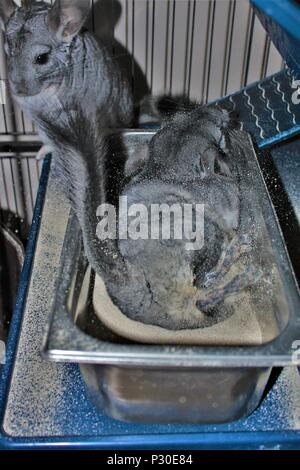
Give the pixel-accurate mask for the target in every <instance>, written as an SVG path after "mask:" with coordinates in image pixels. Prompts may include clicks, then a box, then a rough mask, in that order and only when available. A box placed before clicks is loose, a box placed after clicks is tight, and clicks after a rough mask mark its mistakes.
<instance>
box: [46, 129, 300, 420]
mask: <svg viewBox="0 0 300 470" xmlns="http://www.w3.org/2000/svg"><path fill="white" fill-rule="evenodd" d="M152 135H153V132H143V131H132V132H127V133H125V134H124V135H123V139H124V142H125V146H126V148H127V149H128V151H131V149H132V148H133V146H135V145H136V144H138V143H140V142H141V141H144V140H145V139H149V138H151V136H152ZM253 165H254V166H253V168H254V171H256V172H257V174H256V175H255V180H256V184H257V185H258V187H259V190H260V192H263V194H264V197H263V198H261V201H260V203H261V204H260V205H261V210H262V213H263V217H264V220H265V222H266V226H267V230H268V234H269V238H270V241H271V244H272V249H273V253H274V255H275V257H276V263H277V267H278V271H279V273H280V278H281V282H282V285H283V290H284V292H285V297H286V310H284V311H282V312H280V314H279V315H277V318H276V321H277V323H278V330H279V331H280V333H279V334H278V336H277V337H276V338H275V339H274V340H272V341H271V342H268V343H266V344H262V345H260V346H251V347H250V346H238V347H232V346H228V347H224V346H222V345H214V346H205V347H204V346H202V347H201V346H197V347H191V346H189V347H184V346H177V345H171V346H170V345H168V346H164V345H162V346H157V345H144V344H135V343H132V342H130V341H128V340H126V339H124V338H121V337H119V336H116V335H115V334H113V333H112V332H111V331H109V330H107V328H105V327H104V325H102V324H101V323H100V322H99V320H98V319H97V318H96V316H95V315H94V312H93V308H92V304H91V298H92V292H93V273H89V271H88V269H89V268H88V266H87V264H86V261H85V259H84V257H83V255H82V244H81V238H80V230H79V227H78V224H77V221H76V219H75V217H74V215H73V214H72V213H71V214H70V218H69V223H68V226H67V230H66V233H65V241H64V246H63V250H62V254H61V263H60V272H59V276H58V279H57V284H56V285H57V290H56V292H55V295H54V296H53V299H52V304H51V308H50V312H49V322H48V324H47V327H46V331H45V338H44V343H43V347H42V353H43V355H44V357H46V358H47V359H49V360H53V361H64V362H67V361H68V362H78V363H80V364H81V372H82V375H83V378H84V380H85V382H86V384H87V390H88V393H89V395H90V396H91V398H92V400H93V401H94V403H96V404H97V405H99V406H100V407H101V408H102V409H104V410H105V411H106V412H107V413H108V414H109V415H111V416H113V417H115V418H118V419H123V420H130V421H137V422H207V423H208V422H225V421H231V420H234V419H237V418H239V417H241V416H244V415H247V414H249V413H250V412H251V411H253V410H254V409H255V408H256V406H257V405H258V403H259V401H260V400H261V397H262V395H263V392H264V390H265V387H266V383H267V380H268V377H269V374H270V371H271V368H272V367H273V366H283V365H292V357H293V353H294V352H295V350H294V348H293V347H294V341H296V340H298V339H299V338H300V314H299V310H300V309H299V307H300V299H299V293H298V290H297V287H296V282H295V279H294V275H293V272H292V269H291V267H290V262H289V258H288V256H287V253H286V249H285V245H284V242H283V239H282V234H281V232H280V229H279V226H278V223H277V219H276V216H275V213H274V210H273V207H272V204H271V201H270V198H269V196H268V193H267V190H266V188H265V185H264V181H263V178H262V175H261V173H260V169H259V165H258V163H257V161H256V156H255V154H254V153H253ZM49 229H50V228H49ZM52 229H53V228H52V227H51V230H52ZM83 299H84V302H83ZM82 305H83V308H82Z"/></svg>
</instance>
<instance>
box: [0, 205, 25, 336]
mask: <svg viewBox="0 0 300 470" xmlns="http://www.w3.org/2000/svg"><path fill="white" fill-rule="evenodd" d="M20 227H21V221H20V219H19V218H18V217H17V216H15V215H14V214H12V213H10V212H7V211H0V340H1V339H2V340H3V339H5V337H6V334H7V331H8V326H9V323H10V319H11V315H12V312H13V309H14V305H15V301H16V295H17V287H18V282H19V277H20V274H21V270H22V266H23V261H24V249H23V244H22V243H21V241H20V240H19V239H18V238H17V237H16V236H15V235H14V234H15V233H16V232H18V233H19V231H20Z"/></svg>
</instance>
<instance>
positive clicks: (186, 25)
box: [0, 0, 284, 249]
mask: <svg viewBox="0 0 300 470" xmlns="http://www.w3.org/2000/svg"><path fill="white" fill-rule="evenodd" d="M16 3H20V1H19V2H18V1H17V2H16ZM48 3H53V2H49V1H48ZM87 27H88V28H89V29H90V30H91V31H93V32H94V33H95V34H96V35H99V36H103V37H105V38H107V41H108V43H109V45H110V46H111V50H112V53H113V54H114V57H115V59H116V60H117V59H118V60H119V59H124V64H125V66H126V67H127V70H128V71H129V72H130V74H131V82H132V87H133V92H134V96H135V100H136V101H138V100H139V97H140V95H141V91H142V89H143V87H144V88H145V87H147V86H148V90H149V92H150V93H152V94H153V95H158V94H164V93H165V94H169V95H173V96H175V95H179V94H180V95H183V94H184V95H186V96H188V97H189V98H190V99H193V100H196V101H197V102H199V103H206V102H209V101H212V100H215V99H217V98H219V97H222V96H225V95H227V94H230V93H233V92H235V91H237V90H239V89H241V88H242V87H244V86H246V85H247V84H249V83H252V82H254V81H256V80H261V79H263V78H264V77H265V76H268V75H270V74H273V73H275V72H277V71H279V70H281V69H282V68H283V65H284V64H283V62H282V58H281V56H280V55H279V53H278V52H277V50H276V48H275V46H274V45H273V44H272V42H271V40H270V38H269V37H268V36H267V34H266V32H265V30H264V29H263V27H262V26H261V24H260V22H259V20H258V18H257V17H256V16H255V14H254V11H253V9H252V8H251V6H250V3H249V2H248V0H99V1H97V0H92V13H91V15H90V19H89V21H88V24H87ZM0 43H1V44H0V223H1V224H2V225H7V223H8V220H10V221H11V217H13V218H15V219H16V220H18V223H17V225H15V224H13V227H14V230H15V232H16V235H17V236H18V237H19V238H20V240H22V241H23V242H24V243H26V237H27V235H28V231H29V228H30V223H31V219H32V214H33V208H34V203H35V198H36V193H37V187H38V182H39V177H40V171H41V163H40V162H37V161H36V159H35V155H36V152H37V150H38V146H39V138H38V135H37V132H36V128H35V126H34V124H33V123H32V122H31V121H30V119H29V118H28V117H27V116H26V115H25V114H24V113H23V112H22V111H21V110H20V109H19V107H18V105H17V104H16V103H15V102H13V100H12V99H11V97H10V95H9V87H8V81H7V69H6V61H5V53H4V48H3V38H2V33H1V37H0ZM8 214H9V215H8ZM11 214H12V215H11ZM15 227H17V228H15ZM1 249H2V247H1Z"/></svg>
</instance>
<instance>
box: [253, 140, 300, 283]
mask: <svg viewBox="0 0 300 470" xmlns="http://www.w3.org/2000/svg"><path fill="white" fill-rule="evenodd" d="M259 163H260V166H261V169H262V172H263V175H264V178H265V182H266V184H267V187H268V191H269V193H270V196H271V199H272V202H273V205H274V208H275V211H276V214H277V217H278V220H279V223H280V227H281V230H282V233H283V236H284V240H285V243H286V247H287V250H288V253H289V257H290V260H291V263H292V265H293V269H294V272H295V275H296V278H297V281H298V284H300V262H299V260H300V243H299V240H300V225H299V220H298V217H297V212H298V213H299V210H300V206H299V205H298V203H299V201H298V198H299V197H300V195H299V185H297V182H296V181H297V179H299V175H300V140H299V138H298V139H293V140H291V141H289V142H285V143H283V144H280V145H279V146H277V147H276V148H274V149H272V151H271V154H269V153H267V152H264V153H263V156H262V158H260V159H259ZM297 193H298V194H297Z"/></svg>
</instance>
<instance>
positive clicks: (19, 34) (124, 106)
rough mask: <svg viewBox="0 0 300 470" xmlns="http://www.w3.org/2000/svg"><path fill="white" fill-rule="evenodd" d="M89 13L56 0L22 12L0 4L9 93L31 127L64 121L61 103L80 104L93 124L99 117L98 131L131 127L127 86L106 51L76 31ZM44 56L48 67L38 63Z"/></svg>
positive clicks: (80, 1)
mask: <svg viewBox="0 0 300 470" xmlns="http://www.w3.org/2000/svg"><path fill="white" fill-rule="evenodd" d="M8 7H9V8H8ZM7 8H8V10H7ZM89 9H90V1H89V0H72V1H71V0H56V2H55V3H54V6H53V7H51V6H49V5H48V4H46V3H44V2H29V3H28V2H27V6H26V7H21V8H15V5H14V4H13V2H12V1H11V0H1V1H0V16H1V19H2V23H3V27H4V31H5V51H6V53H7V62H8V71H9V82H10V88H11V91H12V94H13V96H14V98H15V100H16V101H17V102H18V103H19V104H20V106H21V107H22V108H23V110H24V111H26V112H27V114H28V115H29V116H30V117H31V118H32V119H33V120H34V121H35V122H39V121H40V120H41V119H45V120H47V121H52V122H56V123H57V124H58V125H59V124H60V123H62V122H64V116H63V115H62V111H61V103H62V104H63V107H64V108H66V109H68V110H69V111H71V110H73V109H75V108H77V107H78V105H79V103H81V106H82V109H83V112H84V114H85V115H86V116H89V119H91V120H92V121H93V120H94V119H95V116H96V115H97V116H100V115H101V119H100V121H99V122H98V125H100V126H101V127H126V126H130V124H131V122H132V119H133V103H132V96H131V90H130V86H129V84H128V81H127V80H126V79H125V78H124V77H123V75H122V74H121V71H120V70H119V68H118V66H117V64H116V62H115V61H114V60H113V58H112V57H111V56H110V53H109V51H108V47H107V46H105V45H104V44H102V43H101V42H100V41H99V40H97V39H96V38H95V37H94V36H93V35H92V34H90V33H89V32H87V31H85V30H82V28H81V27H82V25H83V23H84V21H85V19H86V18H87V16H88V13H89ZM45 54H47V60H48V62H47V63H42V64H39V63H37V61H38V58H40V57H41V56H43V55H45ZM39 60H41V61H43V57H42V59H39ZM58 103H60V104H59V106H58ZM41 138H42V140H43V141H44V143H46V144H47V143H48V142H47V139H46V137H45V136H44V135H41Z"/></svg>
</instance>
